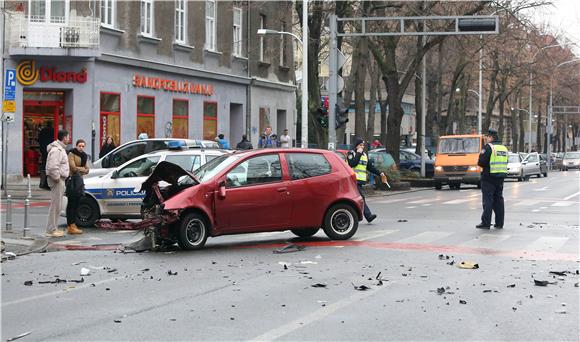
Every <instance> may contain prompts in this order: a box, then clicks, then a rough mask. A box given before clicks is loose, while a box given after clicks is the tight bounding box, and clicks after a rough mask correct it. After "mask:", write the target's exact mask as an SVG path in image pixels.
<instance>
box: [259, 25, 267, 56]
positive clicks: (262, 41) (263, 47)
mask: <svg viewBox="0 0 580 342" xmlns="http://www.w3.org/2000/svg"><path fill="white" fill-rule="evenodd" d="M260 28H261V29H265V28H266V16H265V15H263V14H260ZM265 55H266V38H264V35H261V36H260V62H264V57H265Z"/></svg>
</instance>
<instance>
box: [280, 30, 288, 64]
mask: <svg viewBox="0 0 580 342" xmlns="http://www.w3.org/2000/svg"><path fill="white" fill-rule="evenodd" d="M280 32H286V23H285V22H282V23H281V26H280ZM285 38H286V36H285V35H283V34H281V35H280V66H287V65H288V61H287V60H286V39H285Z"/></svg>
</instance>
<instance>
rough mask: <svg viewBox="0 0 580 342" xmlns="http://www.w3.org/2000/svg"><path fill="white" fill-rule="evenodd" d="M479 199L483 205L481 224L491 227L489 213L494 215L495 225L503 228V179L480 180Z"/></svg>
mask: <svg viewBox="0 0 580 342" xmlns="http://www.w3.org/2000/svg"><path fill="white" fill-rule="evenodd" d="M481 199H482V204H483V214H481V223H483V224H484V225H486V226H491V212H492V211H493V212H494V214H495V225H496V226H501V227H503V220H504V213H505V209H504V204H503V178H497V179H491V180H489V179H482V180H481Z"/></svg>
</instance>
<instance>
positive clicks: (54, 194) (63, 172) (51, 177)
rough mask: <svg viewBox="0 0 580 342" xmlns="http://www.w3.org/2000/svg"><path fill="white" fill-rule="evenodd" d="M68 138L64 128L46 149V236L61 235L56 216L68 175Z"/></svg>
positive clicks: (57, 215) (62, 234)
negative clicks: (48, 193)
mask: <svg viewBox="0 0 580 342" xmlns="http://www.w3.org/2000/svg"><path fill="white" fill-rule="evenodd" d="M69 140H70V137H69V134H68V132H67V131H65V130H59V131H58V140H56V141H53V142H52V143H51V144H50V145H48V147H47V148H46V150H47V151H48V157H47V158H46V176H47V181H48V186H49V187H50V209H48V223H47V224H46V236H47V237H63V236H64V231H62V230H60V229H58V218H59V216H60V211H61V208H62V196H63V195H64V183H65V182H64V180H65V179H66V178H67V177H68V176H69V172H70V170H69V165H68V156H67V154H66V144H68V142H69Z"/></svg>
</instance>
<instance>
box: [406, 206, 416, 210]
mask: <svg viewBox="0 0 580 342" xmlns="http://www.w3.org/2000/svg"><path fill="white" fill-rule="evenodd" d="M413 208H417V207H416V206H410V207H405V209H413Z"/></svg>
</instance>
